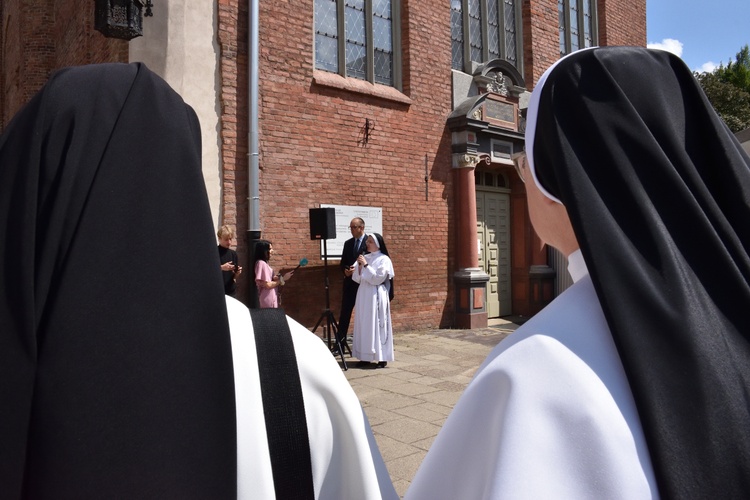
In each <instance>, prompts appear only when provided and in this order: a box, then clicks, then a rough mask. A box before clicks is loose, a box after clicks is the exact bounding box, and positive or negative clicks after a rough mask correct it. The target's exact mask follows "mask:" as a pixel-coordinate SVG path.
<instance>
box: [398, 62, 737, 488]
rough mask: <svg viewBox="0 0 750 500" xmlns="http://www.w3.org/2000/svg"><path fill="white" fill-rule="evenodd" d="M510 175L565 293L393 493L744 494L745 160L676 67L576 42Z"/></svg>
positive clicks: (555, 70)
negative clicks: (566, 281) (551, 254)
mask: <svg viewBox="0 0 750 500" xmlns="http://www.w3.org/2000/svg"><path fill="white" fill-rule="evenodd" d="M526 145H527V148H526V149H527V154H528V157H527V158H526V159H524V157H523V156H521V157H520V158H519V160H518V162H517V164H516V166H517V168H518V170H519V175H520V177H521V179H522V180H524V181H525V183H526V191H527V193H526V195H527V200H528V205H529V214H530V217H531V221H532V224H533V225H534V228H535V230H536V232H537V234H538V235H539V237H540V238H541V239H542V240H543V241H545V242H546V243H547V244H550V245H552V246H554V247H556V248H558V249H559V250H560V251H562V252H563V253H565V254H566V255H568V256H569V257H568V260H569V271H570V274H571V276H572V277H573V279H574V281H575V283H574V285H573V286H572V287H570V288H569V289H568V290H566V291H565V292H564V293H563V294H561V295H560V296H559V297H557V298H556V299H555V300H554V301H553V302H552V303H551V304H550V305H549V306H548V307H546V308H545V309H544V310H542V311H541V312H540V313H539V314H537V315H536V316H534V317H533V318H532V319H531V320H530V321H528V322H527V323H525V324H524V325H523V326H522V327H521V328H519V329H518V330H517V331H516V332H515V333H514V334H512V335H511V336H510V337H508V339H506V340H505V341H504V342H502V343H501V344H500V345H498V346H497V347H496V348H495V349H494V350H493V352H492V353H491V354H490V356H489V357H488V358H487V360H485V362H484V364H483V365H482V366H481V367H480V368H479V370H478V372H477V374H476V376H475V378H474V380H473V381H472V382H471V384H470V385H469V387H468V388H467V389H466V391H465V393H464V394H463V395H462V397H461V399H460V400H459V401H458V403H457V405H456V407H455V408H454V410H453V412H452V413H451V415H450V416H449V417H448V419H447V421H446V423H445V426H444V427H443V429H442V430H441V432H440V434H439V435H438V437H437V438H436V440H435V443H434V444H433V446H432V448H431V449H430V451H429V452H428V454H427V456H426V458H425V460H424V462H423V464H422V466H421V468H420V469H419V471H418V472H417V474H416V477H415V478H414V481H413V482H412V484H411V487H410V489H409V491H408V492H407V494H406V498H407V499H410V500H413V499H430V500H434V499H449V498H450V499H453V498H471V499H483V498H514V499H517V498H557V499H559V498H565V499H567V498H570V499H601V498H607V499H616V498H622V499H634V498H638V499H640V498H659V497H663V498H744V497H746V496H747V492H748V491H750V433H748V431H747V430H748V429H749V428H750V399H749V398H748V394H750V343H749V342H748V336H749V335H750V315H748V314H747V310H748V308H749V307H750V279H749V278H750V256H749V255H748V250H747V249H748V248H750V225H748V224H747V221H748V220H750V203H749V202H748V198H747V193H748V192H750V159H749V158H748V156H747V154H746V153H745V152H744V151H743V150H742V149H741V147H740V146H739V144H738V143H737V140H736V139H735V138H734V136H733V134H732V133H731V132H730V131H729V130H728V129H727V127H726V126H725V125H724V124H723V123H722V121H721V119H720V118H719V117H718V116H717V114H716V113H715V111H714V110H713V108H712V107H711V105H710V103H709V102H708V100H707V99H706V97H705V95H704V94H703V92H702V90H701V89H700V86H699V85H698V83H697V82H696V81H695V78H694V77H693V76H692V73H691V72H690V70H689V69H688V68H687V67H686V66H685V64H684V63H683V62H682V61H681V60H680V59H679V58H678V57H676V56H674V55H672V54H670V53H667V52H663V51H655V50H647V49H644V48H638V47H606V48H595V49H588V50H581V51H578V52H575V53H573V54H570V55H568V56H567V57H565V58H563V59H561V60H560V61H558V62H557V63H556V64H555V65H553V66H552V67H551V68H550V69H548V70H547V72H546V73H545V74H544V75H543V76H542V78H541V79H540V81H539V82H538V83H537V85H536V87H535V89H534V91H533V94H532V97H531V100H530V104H529V110H528V123H527V130H526Z"/></svg>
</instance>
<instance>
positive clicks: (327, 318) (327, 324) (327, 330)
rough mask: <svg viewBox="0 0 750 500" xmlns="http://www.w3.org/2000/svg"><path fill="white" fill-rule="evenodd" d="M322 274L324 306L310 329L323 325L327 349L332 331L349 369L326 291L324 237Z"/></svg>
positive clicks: (324, 240)
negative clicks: (324, 291) (313, 326)
mask: <svg viewBox="0 0 750 500" xmlns="http://www.w3.org/2000/svg"><path fill="white" fill-rule="evenodd" d="M323 274H324V276H325V287H326V308H325V309H324V310H323V313H322V314H321V315H320V319H318V322H317V323H315V328H313V330H312V331H313V333H315V331H316V330H317V329H318V327H319V326H321V324H322V325H323V336H324V337H325V338H326V340H327V342H328V349H329V350H330V349H331V333H333V341H334V343H335V344H336V347H337V348H338V351H339V355H340V356H341V363H342V364H343V365H344V371H346V370H348V369H349V367H348V366H346V360H345V359H344V348H343V347H342V345H341V340H340V339H339V335H338V329H339V327H338V324H337V323H336V318H335V317H334V316H333V313H332V312H331V302H330V294H329V292H328V285H329V284H328V241H327V240H326V239H325V238H324V239H323Z"/></svg>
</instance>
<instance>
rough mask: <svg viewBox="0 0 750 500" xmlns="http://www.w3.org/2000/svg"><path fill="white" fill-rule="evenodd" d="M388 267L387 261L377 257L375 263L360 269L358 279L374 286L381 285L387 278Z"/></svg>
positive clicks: (388, 273)
mask: <svg viewBox="0 0 750 500" xmlns="http://www.w3.org/2000/svg"><path fill="white" fill-rule="evenodd" d="M390 267H391V266H389V261H386V260H385V259H379V260H378V261H376V263H373V264H370V265H368V266H367V267H365V268H364V269H362V276H361V277H360V281H361V282H364V283H369V284H371V285H374V286H377V285H381V284H383V283H385V281H386V280H387V279H388V278H389V276H390Z"/></svg>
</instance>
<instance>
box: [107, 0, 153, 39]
mask: <svg viewBox="0 0 750 500" xmlns="http://www.w3.org/2000/svg"><path fill="white" fill-rule="evenodd" d="M94 5H95V11H94V18H95V22H94V28H96V30H97V31H99V32H100V33H102V34H103V35H104V36H106V37H109V38H120V39H122V40H132V39H133V38H135V37H137V36H143V16H146V17H151V16H153V15H154V14H153V12H152V11H151V8H152V7H153V6H154V4H153V3H151V0H146V5H145V7H146V12H145V13H144V12H143V7H144V5H143V2H141V0H95V4H94Z"/></svg>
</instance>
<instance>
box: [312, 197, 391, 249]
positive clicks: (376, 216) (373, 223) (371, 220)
mask: <svg viewBox="0 0 750 500" xmlns="http://www.w3.org/2000/svg"><path fill="white" fill-rule="evenodd" d="M327 207H332V208H333V209H334V211H335V212H336V238H335V239H330V240H326V244H327V246H328V260H340V259H341V253H342V252H343V250H344V243H345V242H346V240H348V239H349V238H351V237H352V232H351V231H350V230H349V223H350V222H351V221H352V219H353V218H355V217H359V218H361V219H362V220H364V221H365V233H367V234H370V233H378V234H381V235H382V234H383V209H382V208H378V207H356V206H349V205H326V204H324V203H321V204H320V208H327ZM320 258H321V260H322V259H323V242H322V241H321V242H320Z"/></svg>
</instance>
